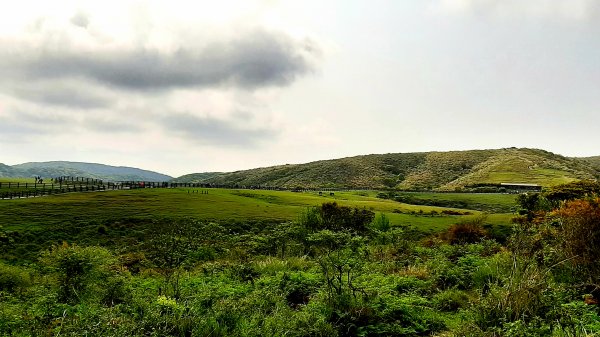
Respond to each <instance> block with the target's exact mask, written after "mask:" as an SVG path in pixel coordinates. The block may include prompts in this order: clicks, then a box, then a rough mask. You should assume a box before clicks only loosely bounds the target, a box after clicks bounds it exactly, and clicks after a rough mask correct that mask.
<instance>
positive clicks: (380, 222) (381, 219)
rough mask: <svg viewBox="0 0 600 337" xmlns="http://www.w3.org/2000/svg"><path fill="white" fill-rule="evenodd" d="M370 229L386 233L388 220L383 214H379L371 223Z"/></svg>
mask: <svg viewBox="0 0 600 337" xmlns="http://www.w3.org/2000/svg"><path fill="white" fill-rule="evenodd" d="M371 227H372V228H374V229H376V230H378V231H380V232H387V231H389V230H390V219H389V218H388V217H387V216H386V215H385V213H379V214H377V216H376V217H375V220H373V222H372V223H371Z"/></svg>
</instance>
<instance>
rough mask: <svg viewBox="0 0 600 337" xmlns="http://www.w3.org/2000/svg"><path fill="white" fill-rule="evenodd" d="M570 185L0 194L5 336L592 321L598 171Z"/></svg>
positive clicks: (551, 330) (543, 331)
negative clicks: (563, 199) (514, 191)
mask: <svg viewBox="0 0 600 337" xmlns="http://www.w3.org/2000/svg"><path fill="white" fill-rule="evenodd" d="M564 191H567V192H568V193H570V194H569V195H571V196H572V197H573V198H575V200H573V201H569V202H567V203H557V204H556V205H558V206H556V207H557V208H556V209H554V211H553V212H550V211H551V210H552V208H551V207H550V205H552V204H553V203H555V202H556V200H554V199H552V198H554V197H556V196H557V195H565V194H564V193H562V192H561V190H553V191H552V193H551V194H547V195H546V194H543V195H537V194H534V195H526V196H520V197H519V198H518V200H515V199H516V197H515V196H514V195H506V194H461V193H443V194H438V193H428V192H427V193H425V192H422V193H400V192H397V193H395V194H394V198H390V193H389V192H378V191H348V192H334V193H333V195H330V194H329V192H327V193H325V192H323V193H322V194H321V195H320V194H319V193H318V192H286V191H265V190H246V189H199V188H174V189H159V188H146V189H136V190H118V191H104V192H82V193H66V194H61V195H52V196H44V197H36V198H23V199H14V200H2V201H0V224H2V226H0V336H59V335H60V336H82V335H86V336H181V337H187V336H205V337H209V336H210V337H217V336H248V337H250V336H273V337H275V336H298V337H300V336H306V337H308V336H352V337H355V336H356V337H359V336H361V337H362V336H406V337H408V336H438V337H441V336H448V337H449V336H456V337H459V336H469V337H496V336H509V337H519V336H548V337H567V336H595V335H597V333H600V316H599V315H598V309H597V308H598V307H597V305H596V304H597V303H598V300H597V299H598V298H600V294H598V291H597V290H594V289H595V288H594V287H593V286H592V285H594V284H597V283H598V282H599V281H600V279H598V278H597V275H599V273H597V271H598V270H597V268H595V267H594V266H595V261H597V258H600V250H598V249H596V248H594V247H595V245H594V243H595V241H594V240H595V239H594V238H595V237H596V233H600V229H598V228H597V224H598V223H600V221H597V220H598V219H600V199H596V201H594V200H592V199H589V195H590V193H589V192H593V193H596V192H598V191H600V185H599V186H597V184H596V183H588V184H587V185H585V184H584V185H581V186H575V187H572V186H571V187H569V188H565V189H564ZM580 191H581V193H580ZM582 195H587V196H588V197H587V199H585V200H580V199H577V198H580V197H581V196H582ZM398 197H402V198H407V197H410V200H411V201H412V202H415V203H417V204H410V203H405V202H400V201H397V199H398ZM545 198H548V199H545ZM517 201H518V203H517ZM435 205H461V208H456V207H446V206H445V207H442V206H435ZM482 210H500V211H501V212H500V213H487V212H483V211H482ZM508 210H510V212H506V211H508ZM546 217H549V218H546ZM550 217H558V218H554V220H553V218H550ZM513 218H514V219H515V220H514V221H513ZM582 221H584V222H585V226H580V225H581V224H582ZM499 229H501V230H499ZM584 232H585V234H584ZM582 247H584V248H582ZM557 248H558V249H557Z"/></svg>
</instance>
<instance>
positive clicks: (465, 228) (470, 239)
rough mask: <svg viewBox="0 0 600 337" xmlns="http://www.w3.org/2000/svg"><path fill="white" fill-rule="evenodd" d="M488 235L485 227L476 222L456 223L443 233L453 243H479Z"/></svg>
mask: <svg viewBox="0 0 600 337" xmlns="http://www.w3.org/2000/svg"><path fill="white" fill-rule="evenodd" d="M487 236H488V233H487V231H486V230H485V228H483V226H482V225H481V224H479V223H476V222H467V223H458V224H454V225H452V226H450V228H448V230H447V231H446V232H445V233H444V234H443V238H444V239H445V240H446V241H447V242H448V243H450V244H452V245H464V244H470V243H478V242H481V240H483V239H485V238H486V237H487Z"/></svg>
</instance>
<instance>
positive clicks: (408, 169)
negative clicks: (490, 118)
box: [178, 148, 600, 191]
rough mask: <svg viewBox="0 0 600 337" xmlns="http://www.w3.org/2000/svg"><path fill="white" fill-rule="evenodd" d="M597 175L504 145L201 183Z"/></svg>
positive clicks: (585, 164) (568, 161) (542, 181)
mask: <svg viewBox="0 0 600 337" xmlns="http://www.w3.org/2000/svg"><path fill="white" fill-rule="evenodd" d="M193 176H194V175H188V177H193ZM599 176H600V167H598V166H594V165H593V164H592V163H591V162H590V161H589V160H582V159H578V158H568V157H564V156H561V155H557V154H554V153H551V152H548V151H544V150H538V149H527V148H522V149H518V148H506V149H496V150H471V151H450V152H420V153H389V154H371V155H364V156H356V157H348V158H341V159H333V160H322V161H316V162H312V163H307V164H295V165H280V166H272V167H264V168H257V169H251V170H244V171H236V172H230V173H223V174H218V175H215V176H213V177H209V178H206V179H204V180H203V182H208V183H215V184H224V185H244V186H252V185H261V186H273V187H283V188H295V187H306V188H327V187H336V188H339V187H347V188H365V187H369V188H385V187H389V188H400V189H407V190H429V189H431V190H440V191H454V190H460V189H464V188H465V187H467V188H468V187H472V186H477V185H485V184H499V183H503V182H506V183H534V184H539V185H542V186H552V185H557V184H561V183H566V182H569V181H573V180H578V179H596V178H598V177H599ZM187 179H188V178H186V176H184V177H180V178H178V180H179V181H181V182H187V181H186V180H187Z"/></svg>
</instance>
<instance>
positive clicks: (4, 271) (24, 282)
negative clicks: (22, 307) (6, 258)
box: [0, 263, 31, 292]
mask: <svg viewBox="0 0 600 337" xmlns="http://www.w3.org/2000/svg"><path fill="white" fill-rule="evenodd" d="M29 285H31V276H30V274H29V273H28V272H27V271H25V270H23V269H22V268H19V267H15V266H10V265H6V264H3V263H0V291H8V292H13V291H18V290H22V289H24V288H26V287H28V286H29Z"/></svg>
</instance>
